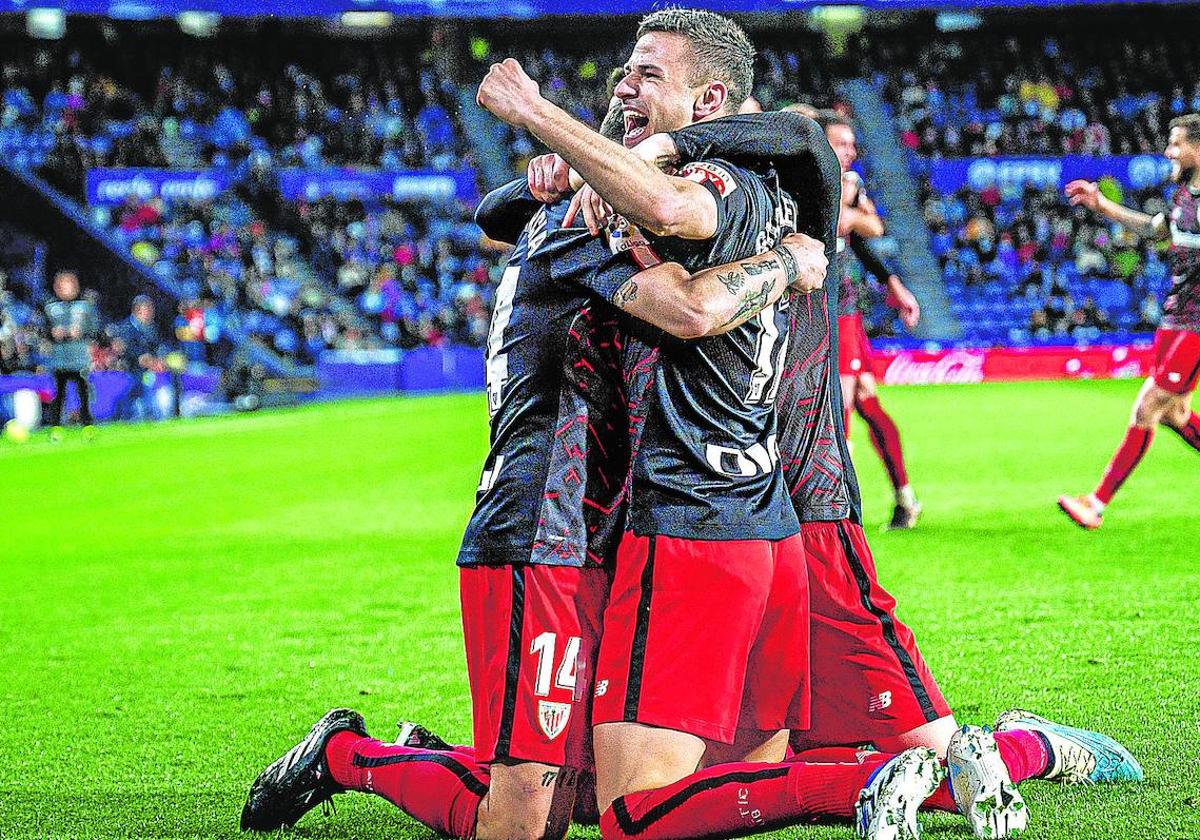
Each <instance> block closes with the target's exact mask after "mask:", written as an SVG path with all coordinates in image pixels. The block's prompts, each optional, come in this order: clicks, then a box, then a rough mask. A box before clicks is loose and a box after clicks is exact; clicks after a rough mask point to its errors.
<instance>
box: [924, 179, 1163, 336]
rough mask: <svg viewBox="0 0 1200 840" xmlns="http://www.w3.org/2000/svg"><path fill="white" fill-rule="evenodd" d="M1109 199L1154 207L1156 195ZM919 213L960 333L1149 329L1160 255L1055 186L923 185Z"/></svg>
mask: <svg viewBox="0 0 1200 840" xmlns="http://www.w3.org/2000/svg"><path fill="white" fill-rule="evenodd" d="M1103 188H1104V189H1105V191H1106V192H1107V193H1108V194H1109V195H1110V196H1111V197H1113V198H1114V199H1116V200H1119V201H1121V202H1124V203H1130V204H1132V205H1134V206H1138V207H1141V208H1142V209H1144V210H1146V211H1147V212H1149V213H1157V212H1159V211H1161V210H1162V209H1163V207H1164V202H1163V199H1162V193H1161V191H1159V190H1156V189H1148V190H1144V191H1141V192H1137V193H1129V194H1123V193H1122V188H1121V187H1120V185H1119V184H1117V183H1116V182H1115V181H1106V182H1105V183H1104V184H1103ZM924 214H925V221H926V223H927V224H928V225H929V228H930V231H931V245H932V248H933V252H934V255H935V256H936V257H937V258H938V260H939V261H940V264H941V267H942V272H943V277H944V278H945V284H946V291H947V294H948V296H949V297H950V300H951V302H952V304H953V306H954V308H955V311H956V314H957V315H958V316H959V320H960V321H961V322H962V324H963V325H964V327H965V328H966V330H967V331H968V337H973V338H976V339H978V340H981V341H1000V342H1026V341H1030V340H1049V339H1054V338H1058V339H1062V338H1069V339H1073V340H1091V339H1095V338H1097V337H1098V336H1099V335H1100V334H1102V333H1111V332H1117V331H1128V332H1144V331H1150V330H1153V329H1154V328H1155V327H1156V326H1157V324H1158V320H1159V318H1160V317H1161V310H1160V308H1159V306H1158V303H1157V301H1158V300H1160V299H1161V296H1162V294H1163V293H1164V292H1165V291H1166V289H1168V288H1169V286H1170V278H1169V277H1168V273H1167V267H1166V262H1165V259H1164V255H1163V254H1162V253H1161V252H1160V251H1159V250H1157V249H1156V248H1147V246H1146V245H1145V243H1143V242H1141V241H1140V240H1139V239H1138V238H1137V237H1136V236H1135V235H1134V234H1132V233H1130V232H1128V231H1123V230H1121V229H1120V228H1119V227H1117V226H1114V225H1112V224H1110V223H1108V222H1106V221H1104V220H1103V219H1101V218H1099V217H1098V216H1097V215H1096V214H1094V213H1090V212H1088V211H1086V210H1084V209H1081V208H1073V207H1071V206H1070V205H1069V204H1068V203H1067V201H1066V199H1065V197H1064V196H1063V195H1062V194H1061V193H1060V192H1059V190H1058V189H1057V188H1054V187H1050V188H1045V189H1039V188H1037V187H1032V186H1026V187H1015V186H1014V187H994V186H993V187H988V188H985V189H982V190H973V189H971V188H969V187H966V188H963V189H961V190H959V191H958V192H956V193H953V194H950V195H940V194H938V193H936V192H934V191H933V190H932V189H930V188H929V187H928V186H927V187H926V196H925V200H924Z"/></svg>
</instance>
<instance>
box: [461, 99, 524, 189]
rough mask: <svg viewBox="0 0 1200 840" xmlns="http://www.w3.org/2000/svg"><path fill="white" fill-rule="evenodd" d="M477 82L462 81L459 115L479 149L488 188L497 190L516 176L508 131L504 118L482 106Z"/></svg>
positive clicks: (468, 135)
mask: <svg viewBox="0 0 1200 840" xmlns="http://www.w3.org/2000/svg"><path fill="white" fill-rule="evenodd" d="M475 87H476V86H475V85H466V84H464V85H460V86H459V92H458V108H459V110H458V118H459V120H460V121H461V122H462V127H463V130H464V131H465V132H466V135H467V137H469V138H470V140H471V145H472V146H473V147H474V149H475V160H476V161H478V163H479V172H480V174H481V175H482V176H483V183H484V188H485V189H489V190H494V189H496V187H500V186H503V185H504V184H506V183H508V182H509V181H511V180H512V177H513V171H512V169H511V168H510V166H509V162H508V152H507V149H506V148H505V139H504V138H505V132H504V127H503V125H501V123H500V121H499V120H497V119H496V118H495V117H493V116H492V115H491V114H489V113H488V112H487V111H485V110H484V109H483V108H481V107H479V103H478V102H476V101H475Z"/></svg>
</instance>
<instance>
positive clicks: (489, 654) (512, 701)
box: [459, 563, 610, 769]
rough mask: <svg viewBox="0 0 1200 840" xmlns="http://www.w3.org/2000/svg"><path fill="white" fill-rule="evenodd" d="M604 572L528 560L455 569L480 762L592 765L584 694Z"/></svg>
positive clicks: (590, 674) (591, 663)
mask: <svg viewBox="0 0 1200 840" xmlns="http://www.w3.org/2000/svg"><path fill="white" fill-rule="evenodd" d="M609 579H610V578H609V573H608V572H607V571H606V570H604V569H595V568H584V569H581V568H577V567H574V566H541V565H533V564H527V563H526V564H514V565H511V566H474V567H463V568H462V569H461V570H460V576H459V585H460V589H461V597H462V613H463V637H464V641H465V642H466V648H467V677H468V678H469V679H470V683H471V709H472V715H473V720H474V729H475V741H474V743H475V750H476V755H477V756H478V758H479V761H480V762H481V763H488V762H491V761H494V760H511V761H537V762H541V763H543V764H551V765H554V766H556V767H562V766H566V767H575V768H577V769H588V768H590V767H591V766H592V761H591V721H590V715H589V701H590V699H591V692H592V678H593V676H594V674H595V667H594V666H595V662H596V651H597V648H598V646H599V640H600V620H601V618H602V617H603V614H604V602H605V599H606V597H607V594H608V584H609Z"/></svg>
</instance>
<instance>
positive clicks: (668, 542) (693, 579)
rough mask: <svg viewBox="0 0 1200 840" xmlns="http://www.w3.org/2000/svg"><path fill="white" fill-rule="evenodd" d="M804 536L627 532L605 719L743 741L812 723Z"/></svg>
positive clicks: (605, 659) (608, 618)
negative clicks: (726, 537) (745, 734)
mask: <svg viewBox="0 0 1200 840" xmlns="http://www.w3.org/2000/svg"><path fill="white" fill-rule="evenodd" d="M801 545H802V543H801V539H800V537H799V535H796V536H794V537H790V538H788V539H786V540H779V541H777V542H772V541H768V540H738V541H730V542H717V541H711V540H687V539H679V538H676V537H665V536H650V537H639V536H635V535H633V534H632V533H626V534H625V538H624V539H623V540H622V541H621V546H620V548H619V549H618V551H617V568H616V575H615V577H614V580H613V588H612V592H611V593H610V596H609V602H608V609H607V610H606V611H605V613H604V628H605V632H604V639H603V641H602V642H601V644H600V659H599V663H598V664H597V666H596V697H595V701H594V702H593V707H592V716H593V721H594V722H595V723H597V724H599V723H614V722H619V721H630V722H637V723H644V724H647V725H649V726H659V727H664V728H667V729H674V730H677V731H681V732H688V733H691V734H693V735H696V736H699V737H701V738H707V739H710V740H713V741H720V742H722V743H726V744H729V743H732V742H733V740H734V736H735V734H736V732H737V730H738V729H739V728H741V729H756V730H763V731H777V730H780V729H791V728H803V727H805V726H807V725H808V712H809V690H808V656H809V652H808V635H809V618H808V575H807V573H806V570H805V564H804V552H803V550H802V548H801Z"/></svg>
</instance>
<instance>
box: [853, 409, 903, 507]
mask: <svg viewBox="0 0 1200 840" xmlns="http://www.w3.org/2000/svg"><path fill="white" fill-rule="evenodd" d="M855 405H856V406H857V407H858V413H859V414H861V415H862V418H863V420H866V421H867V428H868V429H870V430H871V443H872V444H873V445H874V447H875V451H876V452H878V453H879V458H880V460H882V461H883V466H884V467H885V468H886V469H887V474H888V478H890V479H891V480H892V487H894V488H895V489H897V490H899V489H900V488H901V487H903V486H905V485H906V484H908V470H907V469H905V467H904V451H903V450H902V449H901V448H900V430H899V429H898V428H896V422H895V421H894V420H892V416H891V415H890V414H888V413H887V412H886V411H884V410H883V406H882V405H880V404H879V398H878V397H866V398H865V399H861V400H857V401H856V402H855Z"/></svg>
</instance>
